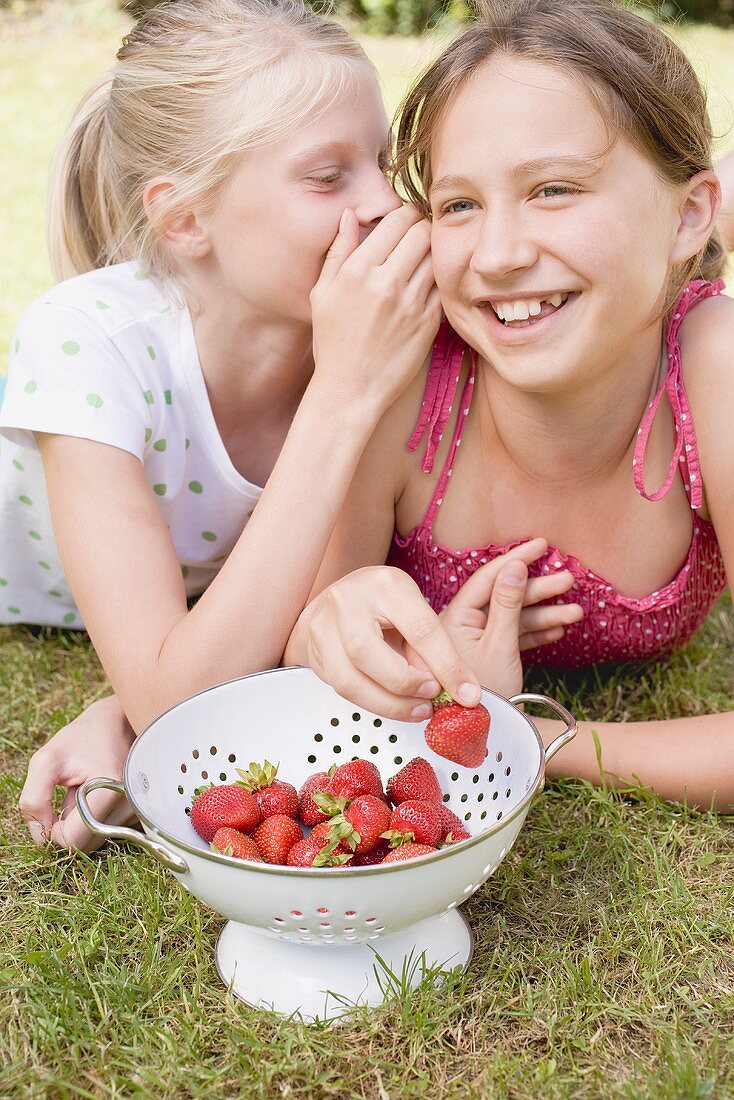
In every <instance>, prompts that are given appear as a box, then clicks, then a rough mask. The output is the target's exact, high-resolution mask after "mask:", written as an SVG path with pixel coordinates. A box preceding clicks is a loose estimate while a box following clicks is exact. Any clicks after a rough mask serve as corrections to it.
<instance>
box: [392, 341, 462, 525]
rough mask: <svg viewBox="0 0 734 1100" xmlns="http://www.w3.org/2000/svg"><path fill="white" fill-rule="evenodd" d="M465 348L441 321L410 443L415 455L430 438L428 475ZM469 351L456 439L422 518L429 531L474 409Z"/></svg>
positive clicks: (426, 459)
mask: <svg viewBox="0 0 734 1100" xmlns="http://www.w3.org/2000/svg"><path fill="white" fill-rule="evenodd" d="M466 348H467V345H466V344H465V343H464V341H463V340H462V339H461V337H460V336H458V335H457V334H456V333H455V332H454V330H453V329H452V328H451V325H450V324H449V323H448V321H446V320H444V321H442V323H441V327H440V329H439V330H438V336H437V337H436V343H435V344H434V348H433V357H432V359H431V365H430V367H429V370H428V379H427V380H426V388H425V391H424V393H423V402H422V404H421V409H420V413H419V415H418V422H417V424H416V426H415V430H414V432H413V434H412V436H411V437H410V439H409V440H408V450H410V451H414V450H416V448H417V447H418V444H419V443H420V441H421V439H422V438H423V436H424V435H427V439H426V449H425V453H424V455H423V461H422V462H421V470H422V471H423V472H424V473H427V474H428V473H430V472H431V471H432V470H433V464H434V462H435V459H436V451H437V450H438V446H439V444H440V442H441V440H442V439H443V433H444V429H445V427H446V424H447V422H448V419H449V417H450V416H451V413H452V411H453V407H454V399H455V397H456V389H457V386H458V384H459V379H460V377H461V364H462V360H463V358H464V350H465V349H466ZM468 350H469V351H470V353H471V367H470V370H469V376H468V377H467V380H466V382H465V384H464V389H463V390H462V394H461V400H460V405H459V412H458V415H457V418H456V427H455V429H454V437H453V439H452V441H451V448H450V450H449V453H448V456H447V458H446V462H445V464H444V467H443V470H442V471H441V476H440V477H439V479H438V483H437V485H436V488H435V490H434V493H433V496H432V497H431V503H430V504H429V506H428V510H427V512H426V514H425V516H424V517H423V524H422V526H424V527H426V526H427V527H428V528H429V530H430V528H431V527H432V526H433V521H434V519H435V518H436V513H437V511H438V509H439V507H440V505H441V503H442V501H443V494H444V489H445V488H446V483H447V481H448V479H449V478H450V477H451V469H452V467H453V464H454V458H455V456H456V449H457V447H458V446H459V444H460V443H461V433H462V430H463V427H464V419H465V417H466V415H467V413H468V412H469V406H470V405H471V398H472V392H473V387H474V375H475V369H476V353H475V352H474V351H473V350H472V349H471V348H469V349H468Z"/></svg>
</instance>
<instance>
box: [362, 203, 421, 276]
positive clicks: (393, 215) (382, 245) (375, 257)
mask: <svg viewBox="0 0 734 1100" xmlns="http://www.w3.org/2000/svg"><path fill="white" fill-rule="evenodd" d="M422 221H423V217H422V215H421V214H419V213H418V211H417V210H416V208H415V207H414V206H410V204H409V203H406V204H405V205H404V206H401V207H399V208H398V209H397V210H391V211H390V213H389V214H386V215H385V217H384V218H383V219H382V221H381V222H379V224H378V225H376V226H375V228H374V229H373V230H372V232H371V233H370V235H369V237H367V238H365V240H364V241H362V244H361V245H360V246H359V257H360V260H361V261H363V262H364V263H365V265H366V266H369V267H377V266H378V265H381V264H384V263H385V260H387V258H388V256H390V255H392V253H393V251H394V249H395V248H396V246H397V245H398V244H399V242H400V241H401V240H402V239H403V237H404V236H405V235H406V233H407V232H408V230H409V229H410V228H411V227H412V226H414V225H418V224H419V223H420V222H422Z"/></svg>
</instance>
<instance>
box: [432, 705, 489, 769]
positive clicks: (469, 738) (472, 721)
mask: <svg viewBox="0 0 734 1100" xmlns="http://www.w3.org/2000/svg"><path fill="white" fill-rule="evenodd" d="M433 708H434V709H433V716H432V717H431V718H429V720H428V724H427V725H426V728H425V730H424V735H425V738H426V744H427V745H428V747H429V748H430V749H433V751H434V752H435V753H437V754H438V756H444V757H445V758H446V759H447V760H453V761H454V763H455V764H461V765H463V767H465V768H478V767H479V765H480V764H481V763H482V762H483V760H484V758H485V756H486V755H487V736H488V734H489V724H490V717H489V711H488V710H487V708H486V707H485V706H484V704H483V703H479V704H478V705H477V706H476V707H462V705H461V703H455V702H454V700H453V699H452V698H451V696H450V695H449V694H448V693H447V692H445V691H442V692H441V693H440V694H439V695H437V696H436V698H435V699H434V700H433Z"/></svg>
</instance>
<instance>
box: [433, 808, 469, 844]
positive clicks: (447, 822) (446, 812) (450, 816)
mask: <svg viewBox="0 0 734 1100" xmlns="http://www.w3.org/2000/svg"><path fill="white" fill-rule="evenodd" d="M436 813H437V814H438V820H439V823H440V825H441V840H445V839H446V837H447V836H448V835H449V833H453V834H454V836H456V833H457V832H458V831H459V830H463V828H464V822H463V821H462V820H461V818H460V817H457V816H456V814H455V813H454V811H453V810H450V809H449V808H448V806H447V805H446V803H445V802H441V803H439V805H438V806H436Z"/></svg>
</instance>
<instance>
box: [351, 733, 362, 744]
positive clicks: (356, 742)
mask: <svg viewBox="0 0 734 1100" xmlns="http://www.w3.org/2000/svg"><path fill="white" fill-rule="evenodd" d="M359 740H360V738H359V734H358V733H353V734H352V741H353V742H354V744H355V745H358V744H359Z"/></svg>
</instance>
